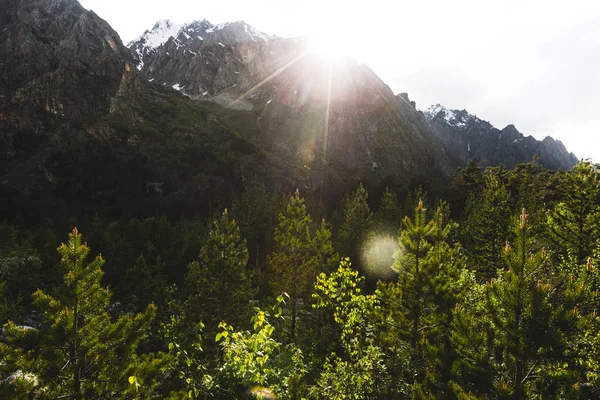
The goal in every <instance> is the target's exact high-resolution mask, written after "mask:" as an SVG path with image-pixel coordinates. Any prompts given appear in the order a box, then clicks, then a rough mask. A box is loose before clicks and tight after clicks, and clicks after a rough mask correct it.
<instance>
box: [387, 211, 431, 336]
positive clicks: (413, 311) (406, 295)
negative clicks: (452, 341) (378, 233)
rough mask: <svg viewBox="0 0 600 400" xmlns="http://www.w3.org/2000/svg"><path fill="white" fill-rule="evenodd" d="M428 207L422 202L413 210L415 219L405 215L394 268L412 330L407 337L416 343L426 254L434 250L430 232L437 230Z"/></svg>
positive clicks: (422, 307)
mask: <svg viewBox="0 0 600 400" xmlns="http://www.w3.org/2000/svg"><path fill="white" fill-rule="evenodd" d="M425 213H426V210H425V207H423V202H422V201H419V203H418V204H417V207H415V211H414V215H415V216H414V219H413V220H411V219H410V218H408V217H404V220H403V221H402V224H403V225H404V227H403V230H402V233H401V234H400V238H399V240H398V242H399V244H400V251H399V252H398V253H397V254H398V256H397V258H396V261H395V262H394V264H393V266H392V268H393V269H394V270H395V271H396V272H397V273H398V274H399V276H398V281H399V285H400V286H401V287H402V289H403V291H402V306H403V308H404V316H405V318H406V321H407V322H408V324H409V327H408V331H409V332H410V333H409V334H408V335H407V337H406V339H407V340H408V341H409V342H410V343H412V344H413V345H416V344H417V343H418V342H419V336H420V328H421V326H422V319H423V318H424V314H425V313H424V310H423V309H424V306H425V305H424V303H423V286H424V281H423V275H424V267H425V264H426V261H427V260H426V257H427V254H428V252H429V250H430V249H431V243H430V242H429V240H428V239H429V235H431V233H432V232H433V230H434V225H433V222H432V221H429V222H428V221H427V220H426V217H425Z"/></svg>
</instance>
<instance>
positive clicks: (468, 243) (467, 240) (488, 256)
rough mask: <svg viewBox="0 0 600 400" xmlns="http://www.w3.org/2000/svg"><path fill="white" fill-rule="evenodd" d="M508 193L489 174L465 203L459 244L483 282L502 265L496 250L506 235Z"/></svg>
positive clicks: (507, 230) (507, 233) (494, 176)
mask: <svg viewBox="0 0 600 400" xmlns="http://www.w3.org/2000/svg"><path fill="white" fill-rule="evenodd" d="M510 209H511V208H510V193H509V192H508V190H506V187H505V186H504V184H502V182H501V181H500V179H499V178H498V177H497V176H496V174H494V173H493V172H491V171H488V172H486V175H485V186H484V188H483V191H482V193H481V194H480V195H479V196H476V197H475V196H472V197H471V198H469V200H468V202H467V208H466V210H465V214H466V217H465V222H464V226H463V232H462V236H463V240H462V242H463V244H464V246H465V247H466V248H467V250H469V252H470V253H471V257H470V263H471V267H472V268H473V269H474V270H475V271H476V272H477V275H478V278H479V279H480V280H482V281H485V280H487V279H489V278H493V277H495V276H496V270H497V269H498V268H500V267H501V265H502V257H501V253H500V250H501V249H502V246H503V244H504V243H505V241H506V239H507V238H508V235H509V222H508V221H510Z"/></svg>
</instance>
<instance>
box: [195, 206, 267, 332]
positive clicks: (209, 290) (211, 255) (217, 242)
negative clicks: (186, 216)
mask: <svg viewBox="0 0 600 400" xmlns="http://www.w3.org/2000/svg"><path fill="white" fill-rule="evenodd" d="M247 264H248V249H247V248H246V241H245V240H244V239H242V238H241V237H240V231H239V228H238V226H237V224H236V222H235V220H233V219H230V218H229V212H228V211H227V209H225V211H224V212H223V214H222V215H221V217H220V218H218V219H216V220H214V221H213V222H212V227H211V230H210V233H209V235H208V239H207V241H206V243H205V244H204V246H202V249H201V250H200V255H199V256H198V260H196V261H193V262H191V263H190V264H189V266H188V273H187V276H186V286H185V295H186V300H185V305H184V308H185V310H184V313H185V316H186V318H187V320H188V321H189V323H191V324H193V325H194V326H195V325H197V324H198V322H200V321H202V322H203V323H204V324H205V325H206V329H207V331H208V332H210V333H213V332H215V331H216V329H217V325H218V324H219V322H221V321H224V320H227V321H232V322H234V323H236V324H237V325H241V324H243V323H245V322H246V321H247V320H248V318H249V315H250V314H251V311H252V310H251V306H250V304H249V301H250V299H252V297H253V296H254V295H255V294H256V290H255V289H254V287H253V286H252V280H251V277H250V274H249V272H248V270H247V268H246V267H247Z"/></svg>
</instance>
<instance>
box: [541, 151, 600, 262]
mask: <svg viewBox="0 0 600 400" xmlns="http://www.w3.org/2000/svg"><path fill="white" fill-rule="evenodd" d="M561 184H562V193H563V194H564V196H565V197H564V200H563V201H561V202H560V203H558V204H557V205H556V206H555V207H554V209H553V210H552V211H551V212H550V213H549V215H548V225H549V227H550V235H551V241H552V243H553V244H554V245H555V246H556V248H557V249H560V254H562V255H563V256H566V255H567V254H568V253H569V252H573V254H575V256H576V257H577V262H578V263H579V264H582V263H584V262H585V260H586V258H587V257H589V256H591V255H592V251H593V249H594V246H595V243H596V241H597V240H598V239H599V238H600V204H599V201H600V179H599V178H598V172H596V171H595V170H594V168H593V167H592V165H591V164H590V163H587V162H581V163H579V164H577V165H576V166H575V167H574V168H573V170H572V171H569V172H568V173H567V174H566V176H564V179H563V180H562V181H561Z"/></svg>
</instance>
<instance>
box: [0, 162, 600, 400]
mask: <svg viewBox="0 0 600 400" xmlns="http://www.w3.org/2000/svg"><path fill="white" fill-rule="evenodd" d="M369 192H370V193H369ZM199 201H201V202H202V203H203V204H206V203H207V199H201V200H199ZM76 214H77V213H76V212H75V211H74V212H73V215H76ZM67 226H68V228H66V227H67ZM75 226H76V227H75ZM599 268H600V178H599V175H598V170H597V166H596V165H594V164H592V163H591V162H587V161H581V162H580V163H579V164H577V165H576V166H575V167H574V168H573V169H571V170H569V171H563V170H559V171H550V170H547V169H544V168H543V167H542V166H541V165H540V164H539V162H538V161H537V160H536V159H534V160H533V161H531V162H529V163H526V164H520V165H518V166H517V167H516V168H515V169H512V170H508V169H506V168H504V167H502V166H500V167H487V168H484V167H483V166H482V165H481V164H480V163H479V162H478V161H477V160H472V161H470V162H469V163H468V164H467V165H466V166H465V167H462V168H459V169H458V170H457V171H456V172H455V173H454V174H453V176H452V178H451V180H450V182H449V183H447V184H446V185H445V186H444V187H443V188H440V187H428V186H427V185H426V184H423V185H421V186H419V185H415V186H414V187H410V188H398V187H387V188H385V189H384V188H383V187H382V188H381V189H379V190H377V189H371V188H370V187H369V188H368V187H366V186H363V184H360V183H359V182H357V183H356V186H355V187H354V190H352V191H348V193H346V195H345V197H344V198H343V199H342V201H340V202H337V203H336V204H328V203H326V202H324V201H323V200H321V199H319V198H317V197H316V196H312V195H311V194H310V193H303V188H299V189H298V190H296V191H295V192H294V193H285V194H282V193H278V192H277V191H275V190H273V189H271V188H269V187H268V186H266V185H263V184H259V183H253V182H246V183H245V188H244V191H243V192H241V193H240V194H239V195H236V196H235V197H234V199H233V200H232V201H231V204H212V206H211V210H210V211H209V212H204V213H198V215H196V216H195V217H181V218H173V217H172V216H171V215H169V216H166V215H160V214H157V215H146V216H129V215H123V216H121V218H113V217H108V216H102V215H92V214H86V215H78V216H77V217H75V216H74V217H72V218H68V219H66V220H63V221H58V220H53V219H51V218H45V219H43V220H41V221H38V222H37V223H36V224H31V223H26V222H24V221H23V220H22V219H20V218H19V217H18V216H15V218H12V219H7V220H6V221H4V222H1V223H0V324H2V326H3V327H2V329H1V331H0V398H1V399H209V398H215V399H246V398H247V399H290V400H296V399H340V400H341V399H593V398H600V375H599V374H600V318H599V316H598V313H597V309H598V306H599V305H600V303H599V297H598V296H599V293H598V290H599V289H600V272H599Z"/></svg>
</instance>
